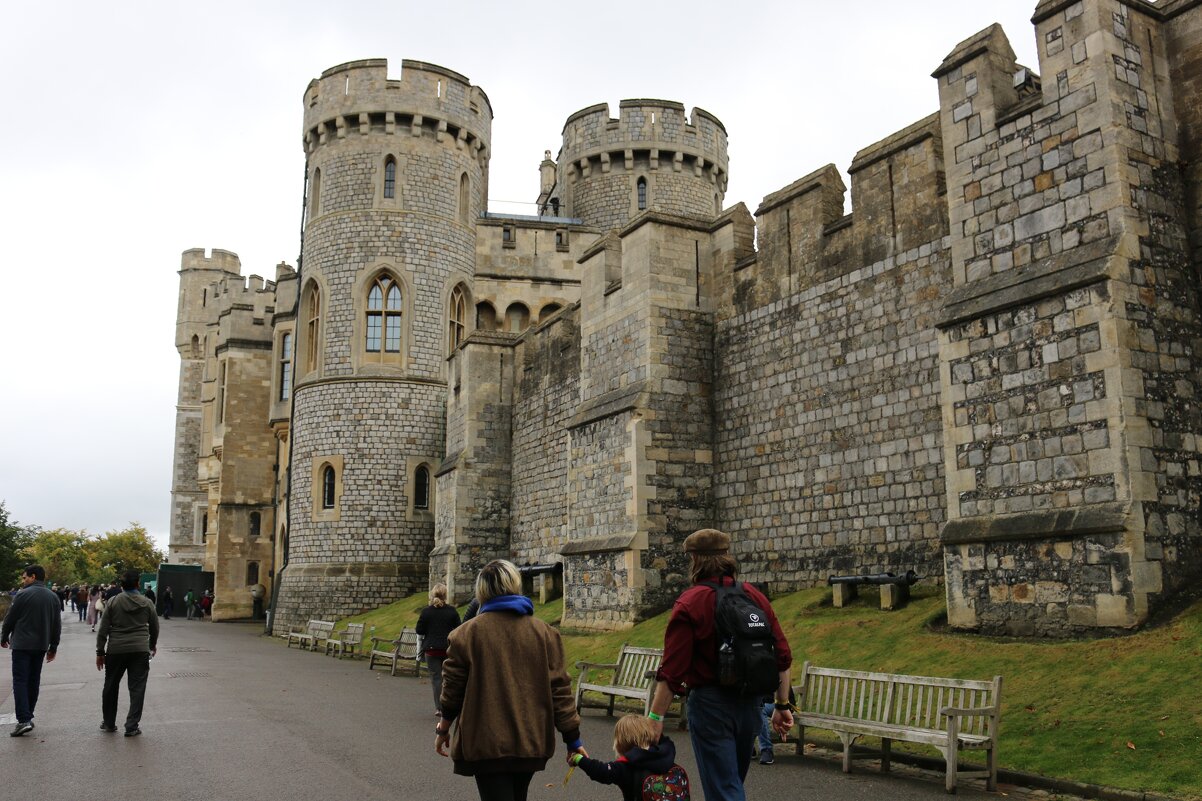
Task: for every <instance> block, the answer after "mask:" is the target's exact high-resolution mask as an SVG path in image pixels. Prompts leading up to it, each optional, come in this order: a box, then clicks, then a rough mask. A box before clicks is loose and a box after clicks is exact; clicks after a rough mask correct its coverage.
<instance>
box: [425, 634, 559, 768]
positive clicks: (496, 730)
mask: <svg viewBox="0 0 1202 801" xmlns="http://www.w3.org/2000/svg"><path fill="white" fill-rule="evenodd" d="M439 707H440V708H441V709H442V716H443V718H444V719H446V720H449V721H457V725H456V726H455V727H454V731H453V732H452V733H451V759H452V760H453V761H454V763H455V773H457V774H459V775H461V776H474V775H477V774H487V773H533V772H535V771H539V770H542V769H543V768H544V767H546V764H547V760H548V759H550V758H551V756H552V755H554V753H555V731H556V730H558V731H559V733H560V735H561V736H562V737H563V741H564V743H574V742H577V741H578V740H579V738H580V715H579V714H578V713H577V711H576V702H575V699H574V697H573V695H572V680H571V679H570V678H569V677H568V672H567V670H566V668H565V667H564V655H563V642H562V641H561V640H560V638H559V632H557V631H556V630H555V629H553V628H551V627H550V626H548V625H547V624H546V623H544V622H542V621H541V620H539V619H537V618H535V617H533V616H532V615H528V614H522V613H520V612H510V611H498V612H488V613H484V612H481V613H480V614H479V615H477V616H476V617H474V618H472V619H471V620H470V621H468V622H467V623H464V624H463V625H461V626H459V627H458V628H457V629H455V630H454V631H452V632H451V636H450V644H449V647H448V648H447V659H446V661H445V662H444V663H443V666H442V697H441V699H440V702H439Z"/></svg>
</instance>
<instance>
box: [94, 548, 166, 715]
mask: <svg viewBox="0 0 1202 801" xmlns="http://www.w3.org/2000/svg"><path fill="white" fill-rule="evenodd" d="M138 578H139V573H138V571H136V570H127V571H125V573H124V574H122V576H121V589H122V590H123V592H122V593H121V594H120V595H118V596H117V597H115V598H113V599H112V600H111V601H108V602H107V604H106V605H105V607H104V617H102V618H101V619H100V631H99V632H97V634H96V669H97V670H103V671H104V690H102V691H101V696H100V699H101V707H102V710H103V715H104V718H103V719H102V720H101V721H100V730H101V731H106V732H113V731H116V730H117V696H118V694H120V692H121V677H122V676H124V675H125V674H126V673H127V672H128V673H129V681H128V685H129V714H127V715H126V716H125V736H126V737H137V736H138V735H139V734H141V733H142V729H141V728H139V727H138V724H139V723H140V722H141V720H142V702H143V701H144V700H145V699H146V678H147V677H148V676H149V675H150V658H151V657H152V656H154V654H155V651H156V650H157V648H158V642H159V617H158V615H157V614H155V610H154V604H153V603H151V601H150V599H149V598H147V597H146V596H145V595H143V594H142V593H140V592H138Z"/></svg>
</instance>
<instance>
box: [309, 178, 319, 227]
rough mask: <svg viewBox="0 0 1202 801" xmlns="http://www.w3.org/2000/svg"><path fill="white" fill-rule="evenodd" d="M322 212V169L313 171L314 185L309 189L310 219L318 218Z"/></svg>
mask: <svg viewBox="0 0 1202 801" xmlns="http://www.w3.org/2000/svg"><path fill="white" fill-rule="evenodd" d="M320 210H321V169H320V168H318V169H316V170H314V171H313V184H312V186H310V187H309V217H310V219H312V218H313V217H316V216H317V214H318V212H319V211H320Z"/></svg>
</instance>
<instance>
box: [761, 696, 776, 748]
mask: <svg viewBox="0 0 1202 801" xmlns="http://www.w3.org/2000/svg"><path fill="white" fill-rule="evenodd" d="M775 703H776V702H775V701H767V702H765V704H764V708H763V711H762V712H761V713H760V719H761V720H762V721H763V725H761V726H760V734H759V739H760V753H761V754H763V753H765V752H766V753H769V754H771V753H772V713H773V712H775V711H776V706H775Z"/></svg>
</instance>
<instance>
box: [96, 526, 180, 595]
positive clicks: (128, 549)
mask: <svg viewBox="0 0 1202 801" xmlns="http://www.w3.org/2000/svg"><path fill="white" fill-rule="evenodd" d="M84 547H85V549H86V550H87V552H88V557H89V559H90V561H91V562H92V564H93V565H94V566H95V568H96V570H97V571H98V572H97V574H96V576H95V578H96V579H98V580H100V581H112V580H113V579H114V578H117V577H118V576H120V575H121V574H122V573H124V572H125V571H126V570H137V571H138V572H139V573H153V572H155V571H157V570H158V569H159V563H160V562H162V561H163V552H162V551H160V550H159V549H158V548H156V547H155V544H154V540H152V539H151V538H150V535H149V534H148V533H146V528H145V527H144V526H143V525H142V524H140V523H136V522H135V523H130V524H129V528H127V529H125V530H124V531H110V532H108V533H107V534H105V535H104V536H103V537H98V538H97V539H94V540H91V541H89V542H88V543H87V544H86V545H85V546H84Z"/></svg>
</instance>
